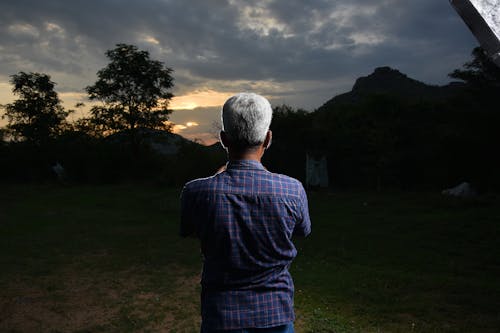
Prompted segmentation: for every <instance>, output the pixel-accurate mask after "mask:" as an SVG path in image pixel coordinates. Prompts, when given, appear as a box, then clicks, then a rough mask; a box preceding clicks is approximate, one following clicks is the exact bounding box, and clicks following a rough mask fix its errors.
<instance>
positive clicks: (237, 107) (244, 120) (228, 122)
mask: <svg viewBox="0 0 500 333" xmlns="http://www.w3.org/2000/svg"><path fill="white" fill-rule="evenodd" d="M272 117H273V110H272V108H271V104H270V103H269V101H268V100H267V99H266V98H264V97H262V96H260V95H257V94H254V93H239V94H236V95H234V96H233V97H231V98H229V99H228V100H227V101H226V103H224V106H223V107H222V129H223V130H224V132H225V133H226V134H227V136H228V138H229V139H230V140H231V141H232V143H233V144H234V145H235V146H238V147H241V148H244V147H254V146H258V145H260V144H262V143H263V142H264V140H265V138H266V134H267V131H268V130H269V126H270V125H271V119H272Z"/></svg>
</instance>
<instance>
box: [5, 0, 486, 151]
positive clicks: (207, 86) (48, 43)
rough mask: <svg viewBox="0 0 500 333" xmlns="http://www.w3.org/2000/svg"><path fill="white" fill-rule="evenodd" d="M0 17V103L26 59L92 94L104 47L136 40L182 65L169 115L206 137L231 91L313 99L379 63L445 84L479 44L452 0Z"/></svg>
mask: <svg viewBox="0 0 500 333" xmlns="http://www.w3.org/2000/svg"><path fill="white" fill-rule="evenodd" d="M0 21H1V22H2V24H1V25H0V104H3V103H8V102H10V101H12V100H13V98H14V97H13V96H12V95H11V92H10V90H11V86H10V85H9V83H8V81H9V75H12V74H15V73H17V72H19V71H35V72H43V73H47V74H49V75H51V77H52V80H53V81H55V82H56V83H57V86H56V90H57V92H58V93H59V96H60V98H61V99H62V100H63V101H64V103H65V106H67V107H72V106H73V105H74V104H75V103H76V102H80V101H82V102H87V100H86V94H85V93H84V90H83V88H84V87H85V86H87V85H90V84H92V83H94V82H95V80H96V72H97V71H98V70H99V69H100V68H102V67H104V66H105V65H106V64H107V59H106V57H105V55H104V52H105V51H106V50H108V49H112V48H114V46H115V44H117V43H127V44H134V45H137V46H138V47H139V48H141V49H144V50H148V51H149V52H150V54H151V57H152V58H153V59H155V60H160V61H163V62H164V63H165V64H166V65H167V66H168V67H171V68H173V69H174V71H175V72H174V78H175V88H174V90H173V92H174V94H175V95H176V98H175V99H174V100H173V101H172V104H171V106H172V108H174V109H176V111H175V112H174V113H173V114H172V117H171V119H172V120H173V121H174V122H175V123H176V124H178V126H177V128H176V130H177V132H178V133H179V134H182V135H185V136H187V137H190V138H195V137H196V138H199V139H202V140H204V141H205V142H206V143H210V142H213V141H214V140H215V138H214V135H213V132H214V127H215V126H214V124H213V123H214V121H217V120H218V110H219V107H220V105H221V104H222V103H223V102H224V101H225V99H227V98H228V97H229V96H231V95H232V94H233V93H236V92H239V91H253V92H257V93H260V94H263V95H265V96H267V97H268V98H269V99H270V100H271V102H272V103H273V104H275V105H276V104H281V103H287V104H290V105H292V106H294V107H302V108H306V109H308V110H314V109H315V108H317V107H319V106H320V105H322V104H323V103H324V102H325V101H326V100H328V99H330V98H331V97H333V96H335V95H336V94H339V93H342V92H345V91H348V90H350V89H351V87H352V85H353V83H354V81H355V79H356V78H357V77H359V76H365V75H368V74H370V73H371V72H372V71H373V69H374V68H375V67H379V66H391V67H394V68H397V69H399V70H400V71H402V72H403V73H405V74H407V75H409V76H410V77H413V78H415V79H417V80H420V81H423V82H426V83H430V84H445V83H447V82H448V81H449V78H448V77H447V73H449V72H451V71H452V70H453V69H455V68H457V67H460V66H461V65H462V64H463V63H464V62H465V61H467V60H469V58H470V52H471V50H472V49H473V48H474V47H475V46H476V45H477V42H476V40H475V39H474V38H473V36H472V34H471V33H470V32H469V30H468V29H467V27H466V26H465V24H464V23H463V21H462V20H461V19H460V17H459V16H458V15H457V14H456V12H455V11H454V9H453V8H452V7H451V5H450V4H449V1H448V0H418V1H410V0H349V1H347V0H343V1H334V0H330V1H328V0H308V1H305V0H303V1H299V0H257V1H244V0H189V1H185V0H143V1H139V0H136V1H132V0H121V1H118V0H100V1H96V0H85V1H80V0H72V1H70V0H65V1H63V0H43V1H40V0H15V1H7V0H2V1H0ZM87 104H88V103H87ZM84 112H85V110H80V111H79V112H77V113H76V115H74V117H77V116H78V115H80V114H82V113H84Z"/></svg>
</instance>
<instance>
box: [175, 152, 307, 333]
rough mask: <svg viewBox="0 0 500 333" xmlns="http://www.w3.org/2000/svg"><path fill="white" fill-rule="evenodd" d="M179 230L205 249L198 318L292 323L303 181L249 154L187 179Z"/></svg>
mask: <svg viewBox="0 0 500 333" xmlns="http://www.w3.org/2000/svg"><path fill="white" fill-rule="evenodd" d="M181 206H182V213H181V236H190V235H193V236H197V237H199V238H200V241H201V250H202V253H203V257H204V260H203V261H204V262H203V273H202V279H201V285H202V292H201V314H202V325H203V327H204V328H206V329H217V330H227V329H240V328H266V327H274V326H278V325H283V324H287V323H290V322H291V321H293V320H294V319H295V315H294V311H293V293H294V287H293V281H292V277H291V275H290V273H289V271H288V268H289V267H290V264H291V262H292V260H293V259H294V258H295V256H296V254H297V250H296V249H295V246H294V245H293V243H292V240H291V239H292V235H300V236H307V235H308V234H309V233H310V231H311V222H310V219H309V211H308V203H307V196H306V193H305V191H304V187H303V186H302V184H301V183H300V182H299V181H298V180H296V179H293V178H290V177H288V176H284V175H280V174H275V173H271V172H269V171H267V170H266V169H265V168H264V167H263V166H262V164H261V163H260V162H257V161H253V160H238V161H230V162H229V163H228V164H227V168H226V170H225V171H223V172H221V173H218V174H216V175H214V176H212V177H208V178H201V179H196V180H193V181H191V182H189V183H187V184H186V185H185V187H184V189H183V191H182V195H181Z"/></svg>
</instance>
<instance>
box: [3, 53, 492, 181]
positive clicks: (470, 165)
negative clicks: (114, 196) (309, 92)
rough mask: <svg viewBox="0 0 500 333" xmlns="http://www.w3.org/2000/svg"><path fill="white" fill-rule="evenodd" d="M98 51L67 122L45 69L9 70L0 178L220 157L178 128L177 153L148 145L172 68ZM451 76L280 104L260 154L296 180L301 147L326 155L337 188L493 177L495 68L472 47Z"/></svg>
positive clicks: (183, 167) (164, 129) (190, 172)
mask: <svg viewBox="0 0 500 333" xmlns="http://www.w3.org/2000/svg"><path fill="white" fill-rule="evenodd" d="M106 55H107V57H108V59H109V64H108V65H107V66H106V67H104V68H103V69H101V70H100V71H99V72H98V73H97V81H96V82H95V83H94V84H93V85H91V86H89V87H86V91H87V92H88V94H89V98H90V99H92V100H95V101H98V102H99V103H100V104H97V105H95V106H93V107H92V109H91V112H90V115H89V116H88V117H86V118H83V119H79V120H77V121H76V122H73V123H70V122H68V121H67V116H68V114H70V113H71V112H72V111H71V110H64V108H63V107H62V106H61V104H60V101H59V99H58V97H57V93H56V92H55V91H54V87H55V83H54V82H52V81H51V79H50V77H49V76H48V75H46V74H41V73H23V72H21V73H18V74H16V75H13V76H12V77H11V83H12V84H13V87H14V88H13V91H14V93H15V94H16V95H17V96H18V97H19V98H18V100H16V101H15V102H13V103H11V104H8V105H6V106H5V116H4V117H6V118H7V121H8V125H7V126H6V127H5V128H4V129H2V130H1V131H0V135H1V137H2V139H3V140H2V145H0V169H1V170H0V174H1V177H2V178H3V179H4V180H5V179H12V180H42V179H48V178H50V177H52V176H53V175H52V171H51V166H52V165H53V164H54V163H57V162H60V163H61V164H62V165H63V166H64V167H65V169H66V170H67V173H68V176H69V177H68V178H70V179H72V180H73V181H81V182H118V181H123V180H128V179H141V180H157V181H161V182H163V183H166V184H171V185H180V184H183V183H184V182H185V181H186V180H188V179H191V178H194V177H201V176H207V175H209V174H211V173H213V172H214V171H215V170H216V169H217V168H218V167H219V166H220V165H221V164H222V163H224V162H225V153H224V151H223V150H222V148H220V146H211V147H204V146H201V145H199V144H197V143H192V142H189V141H187V140H180V139H179V140H178V141H177V142H176V144H175V147H174V150H175V151H174V152H173V153H168V154H164V153H159V152H158V150H157V149H156V150H155V149H153V148H154V147H155V145H156V146H157V145H158V142H159V141H158V140H160V139H161V140H163V141H161V143H162V144H163V145H165V143H168V142H169V140H170V141H172V142H173V141H175V140H177V139H178V137H177V138H176V136H175V135H174V134H170V133H169V132H170V125H169V122H168V116H169V114H170V112H171V111H170V110H169V109H168V103H169V101H170V99H171V98H172V94H171V92H170V91H171V88H172V87H173V77H172V73H173V71H172V69H170V68H168V67H166V66H165V65H164V64H163V63H162V62H159V61H155V60H152V59H150V57H149V54H148V53H147V52H145V51H140V50H138V49H137V48H136V47H135V46H132V45H125V44H118V45H117V46H116V48H115V49H113V50H110V51H108V52H107V53H106ZM450 76H451V77H452V78H455V79H459V80H461V81H463V82H464V83H465V84H464V85H463V86H462V87H460V89H457V90H456V93H454V94H451V95H449V96H448V95H447V96H446V98H441V99H421V98H420V99H419V98H413V97H408V96H406V97H404V96H403V97H402V96H400V95H397V94H391V93H372V94H368V95H365V96H363V97H362V98H360V99H359V100H357V101H356V103H336V104H328V103H327V104H325V105H326V106H325V107H322V108H319V109H318V110H316V111H314V112H308V111H306V110H300V109H299V110H296V109H294V108H293V107H290V106H287V105H281V106H276V107H275V108H274V117H273V123H272V125H271V127H272V130H273V133H274V135H273V144H272V147H271V149H270V151H269V152H268V153H267V154H266V155H265V156H264V164H265V165H266V167H268V169H270V170H271V171H275V172H280V173H286V174H289V175H291V176H293V177H296V178H299V179H301V180H303V181H304V178H305V158H306V154H309V155H313V156H326V157H327V159H328V169H329V170H328V171H329V175H330V183H331V186H332V187H335V188H351V187H363V188H376V189H387V188H393V187H398V188H406V189H411V188H422V187H434V188H436V187H437V188H444V187H448V186H452V185H455V184H458V183H459V182H462V181H469V182H471V183H473V184H474V185H476V187H478V188H479V189H485V190H488V189H494V188H498V185H500V176H499V173H498V170H499V167H500V157H499V156H498V154H496V150H497V147H496V146H497V144H498V143H499V142H500V135H499V133H500V132H499V131H498V129H497V128H498V124H499V120H500V113H499V112H498V106H497V103H496V96H498V94H499V93H500V69H499V68H498V67H496V66H495V65H494V64H493V63H492V62H491V61H490V60H489V59H488V58H487V57H486V56H485V54H484V53H483V52H482V50H481V49H479V48H477V49H475V50H474V51H473V53H472V60H471V61H469V62H467V63H466V64H464V66H463V68H460V69H457V70H455V71H453V72H452V73H450ZM413 95H415V94H413ZM166 147H167V148H168V147H170V148H172V147H171V146H169V145H168V144H167V145H166ZM170 148H168V149H170Z"/></svg>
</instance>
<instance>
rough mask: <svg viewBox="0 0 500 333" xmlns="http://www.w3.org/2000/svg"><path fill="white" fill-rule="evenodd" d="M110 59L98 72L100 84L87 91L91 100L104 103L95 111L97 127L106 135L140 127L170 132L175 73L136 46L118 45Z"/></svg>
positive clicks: (92, 118)
mask: <svg viewBox="0 0 500 333" xmlns="http://www.w3.org/2000/svg"><path fill="white" fill-rule="evenodd" d="M106 56H107V57H108V58H109V60H110V63H109V64H108V65H107V66H106V67H105V68H103V69H101V70H99V71H98V72H97V76H98V80H97V82H96V83H95V84H94V85H92V86H88V87H86V88H85V89H86V91H87V93H88V94H89V97H90V99H91V100H98V101H101V102H102V103H103V105H101V106H94V107H92V109H91V118H90V120H91V123H92V124H93V126H94V128H96V129H98V130H99V131H101V132H105V134H107V133H113V132H117V131H122V130H130V131H132V132H134V130H135V129H137V128H149V129H163V130H169V131H170V129H171V128H170V127H171V125H169V123H168V122H167V121H168V115H169V114H170V113H171V110H169V109H168V104H169V101H170V99H171V98H172V97H173V95H172V93H170V89H171V88H172V87H173V77H172V76H171V74H172V72H173V70H172V69H171V68H168V67H165V66H164V64H163V63H162V62H160V61H156V60H151V59H150V58H149V53H148V52H147V51H140V50H138V48H137V47H136V46H133V45H127V44H117V45H116V48H115V49H113V50H108V51H107V52H106Z"/></svg>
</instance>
